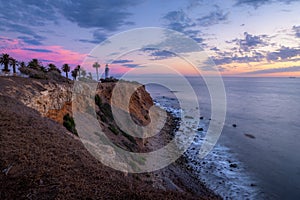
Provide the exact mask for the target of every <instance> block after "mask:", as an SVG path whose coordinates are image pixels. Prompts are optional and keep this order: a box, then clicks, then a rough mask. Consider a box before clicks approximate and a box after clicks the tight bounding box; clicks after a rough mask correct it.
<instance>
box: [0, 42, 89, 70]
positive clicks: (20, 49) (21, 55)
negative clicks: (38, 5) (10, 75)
mask: <svg viewBox="0 0 300 200" xmlns="http://www.w3.org/2000/svg"><path fill="white" fill-rule="evenodd" d="M0 48H1V53H8V54H9V55H10V56H12V57H14V58H16V59H17V60H19V61H25V62H28V61H30V60H31V59H33V58H37V59H39V60H40V61H42V63H43V64H44V65H47V64H49V63H54V64H56V65H57V66H58V67H60V66H62V65H63V64H64V63H68V64H69V65H71V67H75V66H76V65H78V64H81V63H82V61H83V59H84V58H85V56H86V54H82V53H78V52H75V51H71V50H67V49H64V48H63V47H62V46H31V45H26V44H24V43H23V42H22V41H21V40H18V39H10V38H6V37H1V36H0Z"/></svg>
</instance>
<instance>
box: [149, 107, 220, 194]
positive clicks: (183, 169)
mask: <svg viewBox="0 0 300 200" xmlns="http://www.w3.org/2000/svg"><path fill="white" fill-rule="evenodd" d="M179 123H180V121H179V118H177V117H176V116H174V115H173V113H171V112H168V118H167V121H166V126H165V127H164V128H163V129H162V131H161V133H160V134H159V135H158V136H157V137H154V138H151V139H150V140H148V142H147V143H146V148H147V149H151V150H154V149H157V148H160V147H162V146H164V145H165V144H166V143H168V142H169V141H170V140H171V139H172V138H173V137H174V134H175V131H176V130H177V129H178V127H179ZM187 162H188V161H187V158H186V157H185V156H184V155H182V156H181V157H180V158H179V159H177V160H176V161H175V162H174V163H172V164H170V165H169V166H167V167H165V168H163V169H161V170H158V171H155V172H152V174H153V180H154V182H153V186H154V187H155V188H158V189H162V190H165V191H166V190H172V191H179V192H185V193H190V194H192V195H194V196H195V197H198V198H200V197H201V198H205V199H222V198H221V197H220V196H219V195H217V194H215V193H214V192H213V191H212V190H210V189H208V188H207V186H206V185H205V184H204V183H203V182H201V181H200V180H199V178H197V176H196V174H195V173H194V172H193V170H192V169H191V168H189V166H188V165H187Z"/></svg>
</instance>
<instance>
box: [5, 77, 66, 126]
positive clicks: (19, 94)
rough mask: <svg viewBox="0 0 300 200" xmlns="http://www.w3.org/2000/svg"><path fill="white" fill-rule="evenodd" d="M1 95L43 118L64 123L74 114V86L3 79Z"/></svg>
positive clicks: (19, 79) (18, 78)
mask: <svg viewBox="0 0 300 200" xmlns="http://www.w3.org/2000/svg"><path fill="white" fill-rule="evenodd" d="M0 94H1V95H5V96H10V97H13V98H16V99H18V100H19V101H21V102H22V103H24V104H25V105H26V106H28V107H30V108H33V109H35V110H37V111H38V112H39V113H40V114H41V115H42V116H43V117H48V118H51V119H53V120H55V121H57V122H59V123H61V124H62V123H63V116H64V115H65V114H67V113H72V106H71V105H72V103H71V99H72V85H71V84H69V83H56V82H52V81H47V80H37V79H31V78H30V79H29V78H21V77H1V86H0Z"/></svg>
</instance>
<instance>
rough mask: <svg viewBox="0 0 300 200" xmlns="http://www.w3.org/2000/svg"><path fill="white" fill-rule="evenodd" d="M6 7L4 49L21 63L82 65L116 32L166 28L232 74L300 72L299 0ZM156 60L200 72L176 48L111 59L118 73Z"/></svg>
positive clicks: (90, 0)
mask: <svg viewBox="0 0 300 200" xmlns="http://www.w3.org/2000/svg"><path fill="white" fill-rule="evenodd" d="M0 10H1V13H0V53H8V54H10V55H11V56H12V57H14V58H16V59H17V60H19V61H25V62H28V61H29V60H31V59H32V58H38V59H39V60H40V61H41V62H42V63H43V64H44V65H47V64H49V63H54V64H56V65H57V66H59V67H60V66H62V65H63V64H64V63H68V64H70V65H71V67H72V68H74V67H75V66H76V65H78V64H83V65H84V63H85V64H86V62H85V61H84V60H86V59H87V58H89V56H90V55H91V52H92V51H93V49H95V48H97V47H98V48H99V46H100V47H101V45H103V44H105V41H106V43H108V41H109V40H110V38H111V37H114V36H115V35H116V34H120V33H123V32H124V31H129V30H132V29H137V28H145V27H159V28H166V29H171V30H174V31H178V32H180V33H181V34H183V35H185V36H187V37H189V38H191V39H193V41H194V42H195V43H197V44H198V45H199V46H200V47H201V48H202V49H203V51H204V52H205V53H206V55H207V58H209V60H211V61H213V63H214V65H215V68H214V69H217V70H218V71H219V72H220V73H221V74H222V75H224V76H274V77H278V76H300V17H299V10H300V1H299V0H228V1H222V0H220V1H217V0H210V1H205V0H186V1H184V0H182V1H179V0H177V1H176V0H175V1H159V0H141V1H135V0H110V1H108V0H44V1H36V0H11V1H7V0H0ZM136 37H137V38H138V37H139V35H136ZM149 37H151V36H149ZM172 42H174V41H172ZM121 43H122V42H121ZM117 45H120V44H117ZM111 53H112V54H113V53H115V52H111ZM100 61H101V59H100ZM149 61H151V62H152V63H153V62H155V63H156V62H159V63H160V62H161V63H163V64H165V65H168V64H169V65H171V66H174V68H176V69H178V70H179V71H180V70H181V72H182V73H187V74H189V75H192V74H193V73H194V72H193V70H190V68H191V67H189V64H186V63H184V62H183V61H182V59H180V58H178V56H176V53H174V52H172V51H171V50H168V51H166V50H164V49H150V48H148V49H147V48H146V49H145V48H144V49H138V50H134V51H130V52H129V53H127V54H126V55H122V56H121V57H119V58H118V59H117V60H111V62H110V69H111V73H112V74H120V73H125V72H126V71H128V70H131V69H134V68H137V67H139V66H141V65H143V64H145V63H148V62H149ZM100 64H101V69H102V70H103V69H104V67H102V66H105V64H106V63H101V62H100ZM90 65H91V64H90ZM84 67H85V68H87V70H92V68H91V66H84ZM156 68H157V69H159V67H156ZM201 70H202V72H201V73H204V74H210V73H211V72H210V69H208V68H205V67H203V68H201ZM158 71H159V70H158ZM166 73H167V72H166Z"/></svg>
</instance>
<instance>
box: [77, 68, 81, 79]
mask: <svg viewBox="0 0 300 200" xmlns="http://www.w3.org/2000/svg"><path fill="white" fill-rule="evenodd" d="M76 69H77V71H78V77H80V70H81V66H80V65H77V67H76Z"/></svg>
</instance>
